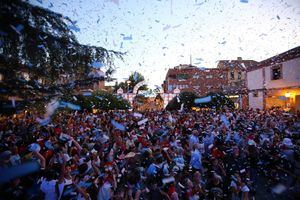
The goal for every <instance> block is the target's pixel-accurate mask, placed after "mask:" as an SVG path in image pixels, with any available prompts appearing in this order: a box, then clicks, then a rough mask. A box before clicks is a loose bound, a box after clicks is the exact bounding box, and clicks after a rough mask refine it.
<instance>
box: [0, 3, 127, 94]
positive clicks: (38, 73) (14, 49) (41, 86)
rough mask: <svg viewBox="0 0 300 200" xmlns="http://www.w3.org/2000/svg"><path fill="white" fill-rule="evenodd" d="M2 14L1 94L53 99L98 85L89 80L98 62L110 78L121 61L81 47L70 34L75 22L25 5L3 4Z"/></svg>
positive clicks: (96, 49)
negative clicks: (93, 65)
mask: <svg viewBox="0 0 300 200" xmlns="http://www.w3.org/2000/svg"><path fill="white" fill-rule="evenodd" d="M0 9H1V11H0V12H1V13H0V25H1V26H0V52H1V54H0V73H1V75H2V76H3V77H4V79H3V81H1V83H0V86H1V91H0V92H1V94H2V95H7V96H14V95H16V96H19V97H22V98H23V99H32V98H33V97H36V98H41V97H44V98H51V96H53V95H61V94H63V93H67V92H69V91H72V90H73V89H74V88H76V87H77V86H81V85H85V84H87V85H89V84H91V83H92V82H94V81H98V80H99V79H100V77H89V76H88V74H89V72H90V70H91V63H93V62H94V61H97V62H99V63H103V64H105V65H106V66H107V68H108V70H107V72H106V77H105V78H109V76H110V75H111V74H112V73H113V71H114V68H115V67H114V59H115V58H120V59H122V55H123V54H122V53H120V52H116V51H111V50H106V49H105V48H103V47H96V46H88V45H82V44H79V42H78V41H77V39H76V37H75V35H74V34H73V32H72V31H71V30H70V29H71V28H72V27H73V28H74V27H76V23H75V22H73V21H72V20H71V19H69V18H68V17H66V16H62V15H61V14H58V13H55V12H52V11H50V10H47V9H43V8H40V7H37V6H33V5H31V4H29V3H27V2H24V1H21V0H9V1H1V4H0ZM24 74H25V75H26V76H25V75H24ZM61 76H64V77H65V79H66V81H64V82H62V81H61Z"/></svg>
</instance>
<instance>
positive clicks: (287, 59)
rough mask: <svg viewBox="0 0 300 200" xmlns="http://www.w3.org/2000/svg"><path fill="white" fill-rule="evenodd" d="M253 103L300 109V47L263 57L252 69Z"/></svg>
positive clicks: (250, 94) (252, 105) (249, 76)
mask: <svg viewBox="0 0 300 200" xmlns="http://www.w3.org/2000/svg"><path fill="white" fill-rule="evenodd" d="M247 87H248V97H249V107H250V108H254V109H256V108H258V109H268V108H272V107H281V108H285V109H287V110H292V111H293V112H299V111H300V47H296V48H294V49H291V50H289V51H286V52H284V53H281V54H279V55H277V56H274V57H271V58H269V59H266V60H264V61H261V62H260V63H258V64H257V65H256V66H253V67H252V68H250V69H248V72H247Z"/></svg>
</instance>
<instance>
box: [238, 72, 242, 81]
mask: <svg viewBox="0 0 300 200" xmlns="http://www.w3.org/2000/svg"><path fill="white" fill-rule="evenodd" d="M238 79H239V80H241V79H242V72H238Z"/></svg>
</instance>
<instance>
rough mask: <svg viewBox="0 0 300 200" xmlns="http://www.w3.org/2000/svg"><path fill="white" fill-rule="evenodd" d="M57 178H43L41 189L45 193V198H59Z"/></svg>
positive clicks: (46, 199)
mask: <svg viewBox="0 0 300 200" xmlns="http://www.w3.org/2000/svg"><path fill="white" fill-rule="evenodd" d="M56 183H57V180H51V181H47V180H46V179H43V180H42V183H41V187H40V189H41V190H42V192H44V193H45V198H44V199H45V200H53V199H57V193H56V189H55V186H56Z"/></svg>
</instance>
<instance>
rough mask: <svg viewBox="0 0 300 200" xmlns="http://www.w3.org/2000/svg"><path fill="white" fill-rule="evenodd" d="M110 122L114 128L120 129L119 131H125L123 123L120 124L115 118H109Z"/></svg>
mask: <svg viewBox="0 0 300 200" xmlns="http://www.w3.org/2000/svg"><path fill="white" fill-rule="evenodd" d="M111 124H112V125H113V126H114V127H115V128H116V129H118V130H120V131H125V130H126V128H125V126H124V125H122V124H120V123H118V122H116V121H115V120H111Z"/></svg>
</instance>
